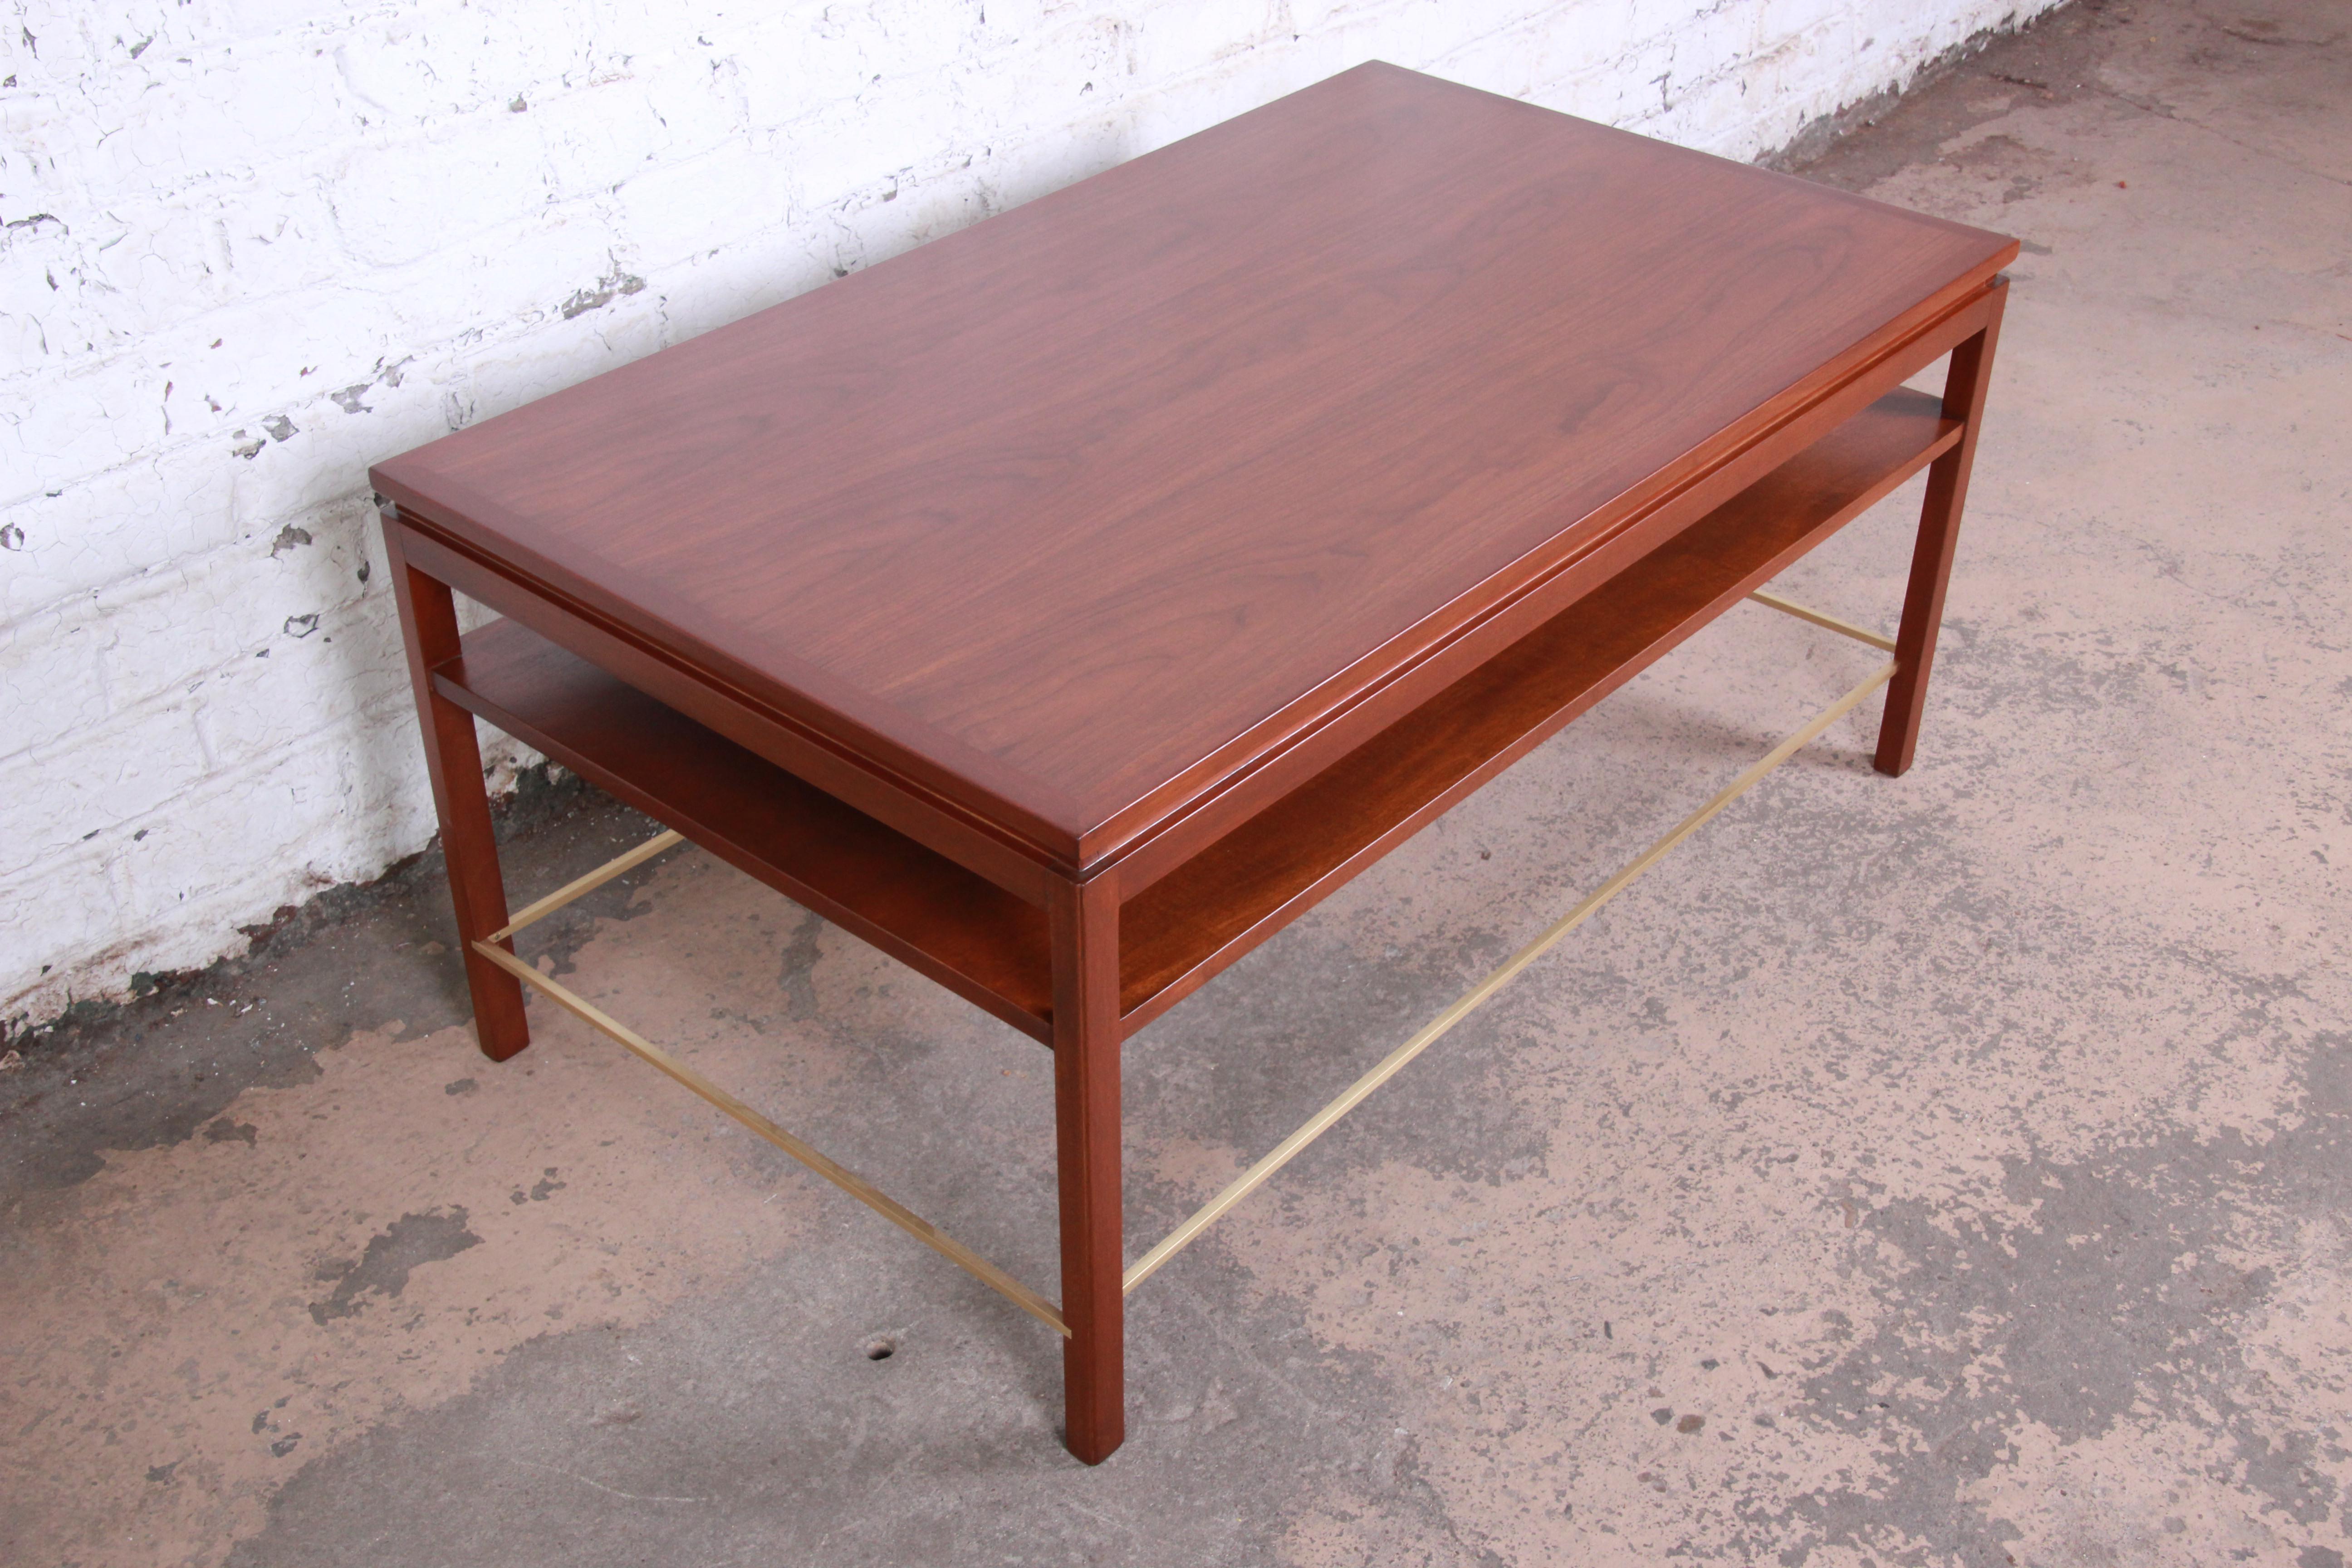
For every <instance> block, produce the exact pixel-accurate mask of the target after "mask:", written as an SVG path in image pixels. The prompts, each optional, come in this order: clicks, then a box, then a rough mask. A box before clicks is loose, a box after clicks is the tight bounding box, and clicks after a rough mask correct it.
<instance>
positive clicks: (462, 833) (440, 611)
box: [384, 529, 530, 1061]
mask: <svg viewBox="0 0 2352 1568" xmlns="http://www.w3.org/2000/svg"><path fill="white" fill-rule="evenodd" d="M401 544H402V538H401V534H400V531H399V530H397V529H386V530H385V531H384V548H385V551H386V553H387V554H389V556H390V557H391V561H390V564H391V567H392V591H393V599H394V603H395V604H396V605H398V606H399V609H400V633H401V642H402V643H403V644H404V646H405V647H406V648H407V651H408V679H409V686H410V689H412V690H413V691H414V692H415V697H416V713H417V719H418V721H419V726H420V728H421V729H422V730H423V731H424V739H425V775H426V777H427V778H428V779H429V780H430V781H431V783H432V785H433V811H434V815H435V816H436V818H437V819H438V820H439V822H440V826H441V851H442V858H443V859H444V861H445V862H446V865H447V867H448V871H449V900H450V903H451V904H452V906H453V907H454V909H455V912H456V914H457V951H458V952H460V953H462V954H464V956H465V963H466V984H467V989H468V990H469V991H471V992H472V994H473V998H474V1035H475V1038H476V1039H477V1040H478V1042H479V1043H480V1045H481V1047H482V1053H483V1055H485V1056H487V1057H488V1058H490V1059H491V1060H493V1061H504V1060H506V1058H509V1057H510V1056H513V1055H514V1054H515V1053H516V1052H518V1051H520V1050H521V1049H522V1048H523V1047H525V1046H528V1045H529V1044H530V1019H529V1018H528V1017H527V1016H525V1015H524V1013H523V1005H522V987H521V986H520V984H517V983H516V981H515V979H514V977H513V976H512V975H510V974H506V973H501V972H500V971H499V968H498V966H497V965H496V964H494V963H491V962H490V961H489V960H488V959H487V958H485V957H483V956H482V954H481V953H479V952H477V951H475V948H474V944H475V943H476V942H483V941H487V940H489V939H490V938H491V937H492V936H493V935H494V933H496V932H497V931H499V929H500V928H501V927H503V926H504V925H505V924H506V923H507V893H506V884H505V880H504V879H503V878H502V877H501V875H500V873H499V847H498V839H497V837H496V836H495V835H494V834H493V833H492V831H491V829H490V797H489V795H488V791H487V789H486V788H485V787H484V784H483V782H482V749H481V742H479V741H478V740H477V739H476V738H475V735H474V721H473V719H472V717H471V716H470V715H468V714H467V712H466V711H465V710H464V709H462V708H460V707H458V706H457V704H455V703H453V702H451V701H450V700H448V699H447V698H446V697H444V696H443V695H442V694H441V693H439V692H438V691H436V690H435V689H434V687H433V670H434V668H435V667H436V666H437V665H439V664H441V663H443V662H444V661H446V660H447V659H451V658H456V657H457V652H458V648H459V647H460V646H461V645H460V640H459V637H458V635H457V602H456V600H455V599H454V598H453V597H452V596H451V595H450V593H449V585H448V584H446V583H443V582H441V581H439V580H438V579H436V578H433V577H428V576H426V575H425V574H424V573H422V572H419V571H417V570H416V569H415V568H414V567H412V566H411V565H409V563H408V561H407V558H406V556H405V555H404V552H403V551H402V549H401ZM501 945H502V946H504V947H505V948H506V950H507V951H508V952H513V951H514V943H513V942H511V941H502V942H501Z"/></svg>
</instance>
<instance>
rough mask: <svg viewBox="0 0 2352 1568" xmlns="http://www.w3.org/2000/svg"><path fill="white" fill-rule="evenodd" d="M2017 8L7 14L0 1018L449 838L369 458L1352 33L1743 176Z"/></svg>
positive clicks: (877, 244)
mask: <svg viewBox="0 0 2352 1568" xmlns="http://www.w3.org/2000/svg"><path fill="white" fill-rule="evenodd" d="M2046 3H2047V0H1714V3H1712V4H1706V3H1703V0H1450V3H1432V0H1293V3H1290V4H1283V3H1281V0H1192V3H1183V0H986V3H985V4H982V3H981V0H961V3H951V0H875V3H873V4H868V5H847V4H836V5H816V4H803V5H766V6H761V5H718V4H713V3H710V0H416V3H404V4H359V3H356V0H118V3H115V4H104V3H95V4H94V3H91V0H16V3H15V4H13V5H10V6H8V7H6V8H5V21H0V27H5V37H0V79H5V80H0V119H5V136H0V223H5V230H0V235H5V240H0V246H5V266H4V267H0V422H5V434H0V1020H5V1021H6V1022H8V1023H10V1024H14V1025H16V1026H22V1025H23V1024H25V1023H26V1022H27V1021H32V1022H38V1021H40V1020H42V1019H45V1018H47V1017H49V1016H54V1015H55V1014H57V1013H58V1011H60V1010H61V1009H62V1008H63V1007H64V1006H66V1005H68V1003H69V1002H71V1001H72V1000H74V999H76V998H84V997H104V996H112V995H119V994H122V993H123V992H124V990H125V989H126V988H127V987H128V985H129V984H130V980H131V975H132V974H133V973H135V972H138V971H142V970H147V971H165V970H172V969H182V968H189V967H194V966H198V965H201V964H204V963H208V962H209V961H211V960H212V959H213V958H215V957H216V956H218V955H220V954H221V953H223V952H228V951H232V950H234V949H236V947H238V946H239V945H240V943H241V942H242V938H240V937H239V936H238V935H237V934H236V928H237V927H238V926H239V925H242V924H248V923H252V922H256V921H263V920H266V919H268V916H269V914H270V912H271V911H272V910H274V909H275V908H276V907H278V905H281V904H285V903H289V902H295V901H299V900H300V899H302V898H303V897H305V896H306V895H307V894H309V893H310V892H312V891H314V890H316V889H320V888H324V887H328V886H331V885H333V884H335V883H338V882H342V881H347V880H351V879H362V878H366V877H370V876H373V875H374V874H375V873H377V872H378V871H380V870H381V869H382V868H383V867H384V866H386V865H387V864H388V863H390V862H391V861H392V860H394V859H395V858H398V857H400V856H402V855H404V854H405V853H408V852H410V851H412V850H415V849H416V848H418V847H422V846H423V845H424V844H425V841H426V840H427V838H428V837H430V835H431V832H432V826H433V824H432V811H431V806H430V804H429V801H428V798H427V795H426V791H425V782H424V777H423V768H422V763H421V761H420V759H419V755H418V750H417V746H416V742H415V720H414V717H413V715H412V713H411V712H410V710H409V707H408V698H407V693H406V683H405V679H404V673H403V670H402V667H401V660H400V651H399V643H398V635H397V632H396V629H395V628H394V620H393V613H392V606H391V595H390V592H389V590H388V588H387V585H386V584H385V580H384V575H383V562H382V560H381V556H380V553H379V552H378V547H377V545H376V542H375V541H374V538H373V522H372V514H371V511H370V508H369V506H368V503H367V497H366V494H365V480H364V474H365V470H366V468H367V466H368V464H369V463H371V462H372V461H373V460H375V459H377V458H383V457H385V456H388V455H390V454H392V453H394V452H399V451H402V450H404V449H405V448H407V447H413V446H415V445H417V444H419V443H421V442H423V441H426V440H429V439H431V438H432V437H436V436H438V435H441V434H443V433H444V432H446V431H448V430H451V429H455V428H457V426H461V425H464V424H466V423H467V422H469V421H471V420H474V419H476V418H479V417H481V416H484V415H487V414H491V413H495V412H497V411H499V410H501V409H506V408H510V407H513V406H514V405H517V404H519V403H522V402H524V401H526V400H528V399H530V398H533V397H537V396H540V395H542V394H545V393H548V392H551V391H553V390H555V389H556V388H558V387H562V386H567V385H570V384H572V383H574V382H578V381H581V380H583V379H584V378H585V377H587V376H590V375H593V374H595V373H597V372H598V371H601V370H605V369H608V368H610V367H612V366H614V365H615V364H619V363H623V362H625V361H626V360H629V359H632V358H635V357H636V356H637V355H640V354H644V353H649V352H651V351H652V350H654V349H656V348H658V347H660V346H662V345H664V344H666V343H671V342H677V341H679V340H680V339H682V338H686V337H689V336H691V335H693V334H694V333H697V332H700V331H708V330H709V329H710V328H712V327H715V326H718V325H720V324H721V323H723V322H726V321H732V320H734V319H736V318H738V317H740V316H742V315H744V314H746V313H747V312H749V311H751V310H757V309H759V308H761V307H762V306H765V305H769V304H772V303H774V302H775V301H777V300H782V299H785V298H787V297H789V296H791V295H793V294H796V293H799V292H800V291H802V290H803V289H811V288H814V287H816V286H818V285H820V284H823V283H824V282H825V281H826V280H827V279H830V278H832V277H834V276H835V275H837V274H839V273H841V272H843V271H845V270H848V269H850V268H856V267H858V266H861V265H864V264H866V263H867V262H870V261H874V260H877V259H879V258H884V257H887V256H888V255H891V254H893V253H895V252H897V251H900V250H903V249H906V248H907V247H909V246H913V245H916V244H919V243H920V242H921V241H923V240H925V239H928V238H930V237H933V236H936V235H940V234H943V233H946V232H949V231H950V230H953V229H955V228H958V227H960V226H963V225H965V224H968V223H971V222H973V221H975V220H977V219H979V218H982V217H983V216H987V215H988V214H990V213H992V212H998V211H1002V210H1003V209H1004V208H1006V207H1008V206H1011V205H1016V204H1018V203H1020V202H1022V201H1024V200H1027V199H1028V198H1030V197H1032V196H1034V195H1040V194H1042V193H1044V192H1046V191H1050V190H1054V189H1056V188H1058V187H1060V186H1062V185H1065V184H1069V183H1070V182H1071V181H1073V180H1076V179H1079V178H1081V177H1083V176H1084V175H1087V174H1092V173H1095V172H1096V171H1097V170H1100V169H1103V168H1106V167H1108V166H1109V165H1111V164H1113V163H1118V162H1120V161H1122V160H1124V159H1127V158H1129V157H1132V156H1134V155H1135V154H1137V153H1142V152H1145V151H1148V150H1149V149H1150V148H1153V147H1156V146H1159V145H1161V144H1162V143H1164V142H1169V141H1171V140H1173V139H1174V138H1176V137H1179V136H1181V135H1184V134H1186V133H1188V132H1192V131H1196V130H1199V129H1200V128H1202V126H1205V125H1209V124H1212V123H1214V122H1215V121H1220V120H1223V119H1225V118H1227V117H1229V116H1231V115H1233V114H1235V113H1238V112H1240V111H1241V110H1245V109H1249V108H1251V107H1254V106H1255V105H1256V104H1259V103H1262V102H1264V101H1265V100H1268V99H1271V98H1274V97H1276V96H1277V95H1279V94H1281V93H1284V92H1287V91H1289V90H1291V89H1295V88H1298V87H1303V86H1305V85H1307V83H1309V82H1312V81H1316V80H1319V79H1322V78H1323V77H1325V76H1328V75H1329V74H1331V73H1332V72H1334V71H1338V70H1340V69H1343V68H1346V67H1349V66H1350V65H1353V64H1355V63H1357V62H1358V61H1360V60H1363V59H1367V58H1384V59H1389V60H1392V61H1395V62H1397V63H1398V64H1401V65H1408V66H1413V67H1416V68H1421V69H1423V70H1430V71H1434V72H1436V73H1438V74H1439V75H1443V76H1447V77H1451V78H1453V79H1457V80H1461V81H1466V82H1470V83H1472V84H1474V85H1476V86H1479V87H1484V88H1487V89H1493V90H1495V91H1498V92H1505V93H1509V94H1513V95H1515V96H1517V97H1521V98H1527V99H1531V100H1535V101H1537V102H1539V103H1544V104H1548V105H1550V106H1552V107H1554V108H1558V109H1563V110H1569V111H1570V112H1571V113H1576V114H1581V115H1585V116H1588V117H1590V118H1592V119H1596V120H1603V121H1611V122H1612V123H1615V124H1619V125H1624V126H1629V127H1632V128H1634V129H1638V130H1641V131H1643V132H1648V133H1650V134H1653V135H1658V136H1664V137H1667V138H1670V139H1672V140H1674V141H1677V142H1685V143H1687V144H1689V145H1692V146H1696V147H1703V148H1706V149H1707V150H1709V151H1711V152H1717V153H1725V154H1727V155H1730V156H1733V157H1749V156H1753V155H1755V154H1757V153H1759V152H1761V151H1763V150H1766V149H1769V148H1773V147H1777V146H1780V145H1782V144H1785V143H1786V142H1789V141H1790V140H1791V139H1792V138H1793V137H1794V136H1795V135H1796V134H1797V133H1798V132H1799V131H1800V130H1801V129H1802V128H1803V126H1804V125H1805V124H1806V123H1807V122H1808V121H1811V120H1812V119H1814V118H1816V117H1818V116H1820V115H1822V114H1825V113H1828V112H1830V111H1832V110H1835V109H1837V108H1839V107H1841V106H1843V105H1844V104H1847V103H1851V102H1853V101H1854V100H1858V99H1860V98H1863V97H1865V96H1867V95H1869V94H1870V93H1873V92H1874V91H1877V90H1879V89H1885V88H1887V87H1890V86H1894V85H1898V84H1900V83H1901V82H1903V81H1904V80H1906V79H1908V78H1909V77H1910V76H1911V74H1912V73H1913V72H1915V71H1916V69H1917V68H1919V67H1920V66H1921V65H1922V64H1924V63H1926V62H1927V61H1928V60H1930V59H1933V58H1936V57H1937V55H1939V54H1941V53H1942V52H1943V51H1945V50H1946V49H1948V48H1949V47H1952V46H1954V45H1956V44H1958V43H1959V42H1961V41H1962V40H1964V39H1965V38H1967V37H1969V36H1970V35H1971V34H1973V33H1976V32H1978V31H1980V30H1982V29H1985V28H1988V27H1998V26H2004V25H2010V24H2013V23H2014V22H2015V21H2017V20H2018V19H2019V17H2020V15H2021V13H2022V12H2030V11H2033V10H2038V9H2040V8H2041V7H2042V5H2044V4H2046ZM493 755H495V756H496V757H497V759H498V761H497V763H495V764H494V771H496V769H498V768H506V769H511V768H512V767H513V766H514V765H516V763H517V760H518V753H517V752H516V751H515V750H514V749H513V748H511V747H510V746H506V745H504V744H503V743H501V744H500V745H499V747H497V748H494V751H493Z"/></svg>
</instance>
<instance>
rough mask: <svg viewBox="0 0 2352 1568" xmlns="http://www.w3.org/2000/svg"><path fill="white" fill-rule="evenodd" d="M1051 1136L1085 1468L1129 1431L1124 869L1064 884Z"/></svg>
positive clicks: (1072, 1403)
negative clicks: (1122, 1167) (1122, 1170)
mask: <svg viewBox="0 0 2352 1568" xmlns="http://www.w3.org/2000/svg"><path fill="white" fill-rule="evenodd" d="M1048 913H1049V915H1050V916H1051V923H1052V931H1053V942H1054V1142H1055V1157H1056V1161H1057V1163H1058V1165H1059V1168H1060V1175H1061V1200H1062V1317H1063V1320H1064V1321H1066V1323H1067V1324H1068V1325H1069V1330H1070V1333H1069V1337H1068V1338H1067V1339H1066V1340H1064V1341H1063V1342H1062V1389H1063V1402H1064V1413H1065V1416H1066V1431H1065V1434H1064V1438H1063V1440H1064V1441H1065V1442H1066V1443H1067V1444H1068V1446H1069V1449H1070V1452H1071V1453H1073V1454H1075V1455H1076V1456H1077V1457H1078V1458H1081V1459H1083V1460H1085V1461H1086V1462H1087V1464H1089V1465H1098V1464H1101V1463H1102V1462H1103V1461H1104V1460H1105V1459H1107V1458H1110V1456H1111V1452H1112V1450H1114V1449H1116V1448H1117V1447H1118V1446H1119V1444H1120V1443H1122V1442H1123V1441H1125V1440H1126V1437H1127V1363H1126V1345H1127V1340H1126V1298H1125V1295H1124V1293H1123V1292H1122V1290H1121V1289H1120V1279H1119V1274H1120V1269H1121V1267H1122V1265H1123V1263H1124V1261H1125V1250H1126V1248H1125V1242H1124V1239H1123V1237H1122V1235H1121V1215H1120V1206H1119V1202H1120V1188H1119V1168H1118V1167H1119V1148H1118V1141H1119V1124H1118V1068H1119V1041H1120V1029H1119V990H1118V873H1117V872H1115V871H1114V872H1106V873H1104V874H1103V875H1101V876H1098V877H1097V878H1095V879H1094V880H1092V881H1090V882H1057V883H1055V886H1054V889H1053V895H1052V901H1051V904H1050V907H1049V909H1048Z"/></svg>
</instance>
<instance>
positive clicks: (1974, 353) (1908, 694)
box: [1873, 279, 2009, 776]
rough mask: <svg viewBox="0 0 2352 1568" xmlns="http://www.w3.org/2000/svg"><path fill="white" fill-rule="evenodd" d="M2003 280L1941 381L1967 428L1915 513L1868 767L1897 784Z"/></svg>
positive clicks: (1913, 739)
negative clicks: (1913, 540) (1891, 674)
mask: <svg viewBox="0 0 2352 1568" xmlns="http://www.w3.org/2000/svg"><path fill="white" fill-rule="evenodd" d="M2008 298H2009V280H2008V279H2000V281H1998V282H1996V283H1995V284H1994V285H1993V288H1992V289H1991V300H1990V310H1989V311H1988V314H1987V316H1986V320H1985V325H1984V330H1983V331H1980V332H1979V333H1977V335H1976V336H1974V337H1972V338H1969V340H1968V341H1967V342H1963V343H1961V344H1960V345H1959V346H1958V348H1956V349H1954V350H1953V351H1952V360H1951V367H1950V369H1948V371H1947V372H1946V373H1945V375H1944V417H1945V418H1947V419H1959V420H1964V421H1966V426H1967V427H1966V428H1965V429H1963V430H1962V431H1961V432H1960V438H1959V441H1958V444H1956V445H1955V446H1954V447H1952V449H1951V450H1950V451H1948V452H1946V453H1945V454H1944V455H1943V456H1942V457H1940V458H1937V459H1936V461H1935V463H1934V464H1933V465H1932V466H1931V467H1930V468H1928V469H1927V504H1926V505H1924V506H1922V507H1921V508H1920V509H1919V542H1918V545H1917V547H1916V549H1915V550H1914V551H1913V552H1912V555H1911V583H1910V586H1909V587H1908V588H1907V589H1906V591H1905V593H1904V595H1903V626H1902V629H1901V630H1900V631H1898V632H1896V633H1895V679H1893V680H1891V681H1889V682H1888V683H1887V687H1886V716H1885V719H1884V720H1882V721H1880V723H1879V727H1878V754H1877V756H1876V757H1875V758H1874V759H1873V765H1874V766H1875V767H1876V768H1877V769H1878V771H1879V772H1880V773H1885V774H1888V775H1889V776H1900V775H1901V774H1902V773H1903V772H1904V770H1905V769H1906V768H1908V767H1910V765H1911V758H1912V755H1913V753H1914V752H1916V751H1917V750H1918V747H1919V716H1920V714H1921V712H1922V711H1924V710H1925V709H1926V707H1927V670H1928V668H1929V666H1931V665H1932V664H1934V662H1935V659H1936V632H1937V628H1938V627H1939V626H1942V625H1943V620H1944V590H1945V589H1946V588H1947V587H1948V585H1949V584H1950V583H1951V580H1952V552H1953V549H1954V548H1955V547H1956V546H1957V545H1958V543H1959V539H1960V508H1961V506H1962V505H1963V504H1965V503H1966V501H1967V500H1968V495H1969V468H1970V467H1971V466H1972V465H1974V463H1975V462H1976V456H1977V431H1978V427H1979V426H1980V425H1981V424H1982V423H1983V421H1984V405H1985V386H1986V384H1988V383H1989V382H1990V381H1991V379H1992V351H1993V345H1994V343H1995V342H1997V341H1998V340H1999V339H2000V313H2001V308H2002V306H2003V305H2004V304H2005V303H2006V302H2007V300H2008Z"/></svg>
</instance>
